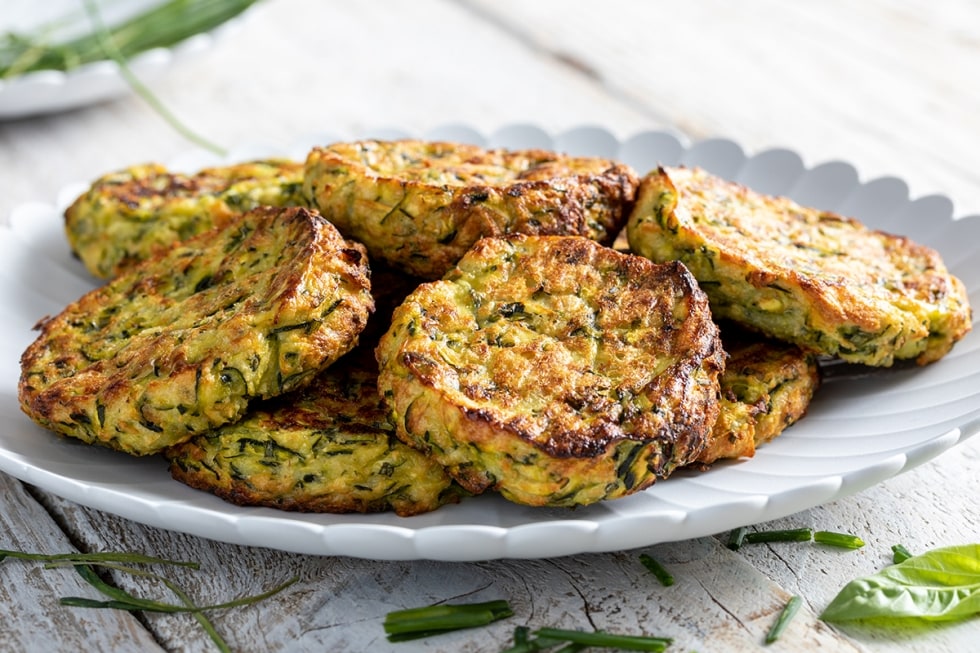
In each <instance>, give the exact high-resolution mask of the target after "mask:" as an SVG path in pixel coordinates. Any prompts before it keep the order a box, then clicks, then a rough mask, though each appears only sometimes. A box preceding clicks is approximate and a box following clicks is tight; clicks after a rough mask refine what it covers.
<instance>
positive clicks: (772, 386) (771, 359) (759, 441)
mask: <svg viewBox="0 0 980 653" xmlns="http://www.w3.org/2000/svg"><path fill="white" fill-rule="evenodd" d="M722 344H723V345H724V348H725V351H726V352H727V353H728V359H727V361H726V363H725V372H724V373H723V374H722V375H721V412H720V413H719V415H718V420H717V421H716V422H715V424H714V428H713V429H712V432H711V437H710V438H708V443H707V445H706V446H705V448H704V450H703V451H702V452H701V453H700V455H698V457H697V459H696V461H697V462H698V463H701V464H708V463H712V462H714V461H716V460H719V459H722V458H743V457H751V456H753V455H755V450H756V448H757V447H759V446H761V445H763V444H765V443H766V442H769V441H770V440H772V439H773V438H775V437H776V436H778V435H780V434H781V433H782V432H783V431H784V430H786V428H787V427H789V426H790V425H792V424H794V423H795V422H796V421H798V420H799V419H800V418H802V417H803V416H804V415H805V414H806V410H807V407H808V406H809V405H810V400H811V399H812V398H813V394H814V392H816V390H817V388H818V387H819V386H820V367H819V366H818V365H817V357H816V355H815V354H813V353H812V352H809V351H807V350H805V349H802V348H800V347H797V346H796V345H792V344H790V343H786V342H780V341H777V340H771V339H768V338H763V337H760V336H758V335H756V334H752V333H748V332H743V331H742V330H741V329H739V328H737V327H734V326H733V325H725V326H724V327H723V328H722Z"/></svg>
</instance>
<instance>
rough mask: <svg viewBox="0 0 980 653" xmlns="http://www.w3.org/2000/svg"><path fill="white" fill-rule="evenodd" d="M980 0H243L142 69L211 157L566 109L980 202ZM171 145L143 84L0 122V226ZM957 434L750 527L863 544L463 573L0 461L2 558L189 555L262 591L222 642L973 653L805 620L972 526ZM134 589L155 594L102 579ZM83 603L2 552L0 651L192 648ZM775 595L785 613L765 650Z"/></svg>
mask: <svg viewBox="0 0 980 653" xmlns="http://www.w3.org/2000/svg"><path fill="white" fill-rule="evenodd" d="M977 71H980V5H978V4H976V3H974V2H972V0H949V1H947V2H943V3H936V2H931V1H929V2H927V1H926V0H898V1H886V0H866V1H865V2H861V3H854V2H847V1H846V0H827V1H825V2H820V3H788V2H780V1H778V0H748V1H747V2H741V3H730V2H724V1H722V0H695V1H693V2H681V1H654V2H630V1H628V0H606V1H604V2H586V1H584V0H538V1H537V2H527V1H525V0H460V1H452V0H415V1H413V2H410V3H409V2H396V1H394V0H374V1H373V2H354V1H353V0H266V1H265V2H262V3H261V4H260V5H258V6H257V7H256V8H255V9H254V11H253V12H251V13H250V15H249V16H248V19H247V20H245V21H244V22H243V23H242V24H241V25H239V26H238V27H237V28H236V29H234V30H233V31H231V32H230V33H229V34H227V35H226V37H225V38H224V39H222V40H220V41H219V42H218V43H217V44H216V46H215V47H214V48H213V49H211V50H209V51H207V52H206V53H204V54H202V55H201V56H199V57H197V58H193V59H187V60H184V61H183V62H181V63H180V64H179V65H177V66H175V67H174V68H173V69H171V70H170V71H169V72H168V73H167V74H166V75H165V76H164V77H162V78H159V79H156V80H154V81H153V82H152V84H151V86H152V89H153V91H154V92H155V93H156V94H157V95H158V96H159V97H160V99H161V100H162V101H163V102H164V103H165V104H166V105H167V106H168V107H170V109H171V110H172V111H173V112H174V113H175V114H176V115H177V116H178V117H180V118H181V119H182V120H183V121H184V122H186V123H187V124H188V125H190V126H191V127H192V128H193V129H195V130H197V131H199V132H201V133H204V134H206V135H207V136H208V137H209V138H211V139H212V140H214V141H216V142H218V143H221V144H226V145H235V144H239V143H243V142H248V143H286V142H292V141H295V140H296V139H298V138H301V137H304V136H306V135H309V134H313V133H331V134H340V135H344V134H357V133H364V132H366V131H370V130H372V129H375V128H382V127H399V128H404V129H407V130H411V131H414V132H423V131H425V130H427V129H431V128H433V127H435V126H438V125H443V124H447V123H464V124H468V125H471V126H473V127H475V128H476V129H478V130H481V131H483V132H484V133H490V132H492V131H494V130H495V129H498V128H500V127H501V126H504V125H507V124H512V123H532V124H536V125H539V126H541V127H543V128H544V129H545V130H547V131H549V132H551V133H558V132H561V131H562V130H566V129H568V128H571V127H574V126H578V125H583V124H589V125H602V126H605V127H606V128H608V129H609V130H611V131H612V132H613V133H615V134H616V135H618V136H622V137H626V136H629V135H631V134H633V133H635V132H637V131H640V130H647V129H670V130H675V131H676V132H678V133H683V134H685V135H686V136H687V137H689V138H691V139H694V140H697V139H701V138H707V137H714V136H723V137H728V138H731V139H733V140H735V141H737V142H738V143H740V144H741V145H742V146H743V147H744V148H745V149H746V151H748V152H755V151H759V150H763V149H766V148H770V147H789V148H792V149H795V150H797V151H798V152H800V153H801V155H802V156H803V158H804V161H805V162H806V163H807V164H808V165H813V164H816V163H820V162H823V161H828V160H835V159H840V160H845V161H849V162H851V163H853V164H854V165H855V166H856V167H857V168H858V170H859V171H860V174H861V176H862V178H864V179H871V178H875V177H878V176H883V175H895V176H900V177H902V178H904V179H905V180H907V181H908V183H909V186H910V188H911V192H912V195H913V196H921V195H928V194H933V193H939V194H945V195H948V196H949V197H951V198H952V199H953V201H954V203H955V207H956V214H957V215H970V214H974V213H980V147H978V145H980V117H978V116H980V83H978V82H980V79H978V72H977ZM191 147H193V146H192V145H190V144H189V143H188V142H187V141H186V140H185V139H183V138H182V137H181V136H180V135H179V134H178V133H177V132H175V131H174V130H173V129H171V128H170V127H168V126H167V125H166V124H165V123H164V122H163V120H162V119H161V118H160V116H159V115H157V114H156V113H155V112H154V111H153V110H152V109H151V108H150V107H149V106H148V105H147V104H146V103H144V102H143V101H142V100H140V99H139V98H137V97H135V96H132V97H125V98H122V99H119V100H116V101H112V102H107V103H103V104H99V105H96V106H91V107H88V108H83V109H79V110H75V111H71V112H67V113H63V114H59V115H50V116H39V117H31V118H24V119H19V120H11V121H7V122H0V216H2V219H4V220H6V219H7V217H8V216H9V215H10V212H11V211H12V209H13V207H15V206H17V205H19V204H21V203H23V202H27V201H32V200H44V201H53V199H54V196H55V194H56V193H57V191H58V189H59V188H61V187H62V186H63V185H65V184H67V183H69V182H77V181H90V180H91V179H92V178H94V177H95V176H96V175H98V174H101V173H102V172H106V171H109V170H112V169H116V168H119V167H123V166H125V165H128V164H131V163H136V162H141V161H147V160H162V161H166V160H169V159H171V158H172V157H174V156H175V155H177V154H179V153H181V152H183V151H186V150H188V149H190V148H191ZM978 457H980V440H977V439H974V440H968V441H967V442H965V443H964V444H961V445H959V446H957V447H955V448H953V449H951V450H949V451H947V452H945V453H943V454H942V455H940V456H939V457H938V458H936V459H934V460H933V461H930V462H928V463H926V464H923V465H922V466H920V467H917V468H915V469H913V470H911V471H909V472H907V473H904V474H902V475H900V476H898V477H895V478H892V479H890V480H887V481H885V482H883V483H880V484H879V485H877V486H874V487H872V488H870V489H867V490H865V491H863V492H861V493H859V494H857V495H854V496H850V497H847V498H842V499H839V500H837V501H834V502H832V503H830V504H827V505H823V506H820V507H817V508H813V509H810V510H806V511H803V512H802V513H799V514H794V515H791V516H789V517H786V518H784V519H779V520H776V521H775V522H772V523H770V524H766V526H771V527H796V526H802V525H807V526H814V527H818V528H827V529H831V530H843V531H850V532H854V533H857V534H860V535H861V536H862V537H863V538H864V539H865V540H866V542H867V545H866V546H865V547H864V548H863V549H861V550H859V551H853V552H850V551H849V552H841V551H837V550H829V549H825V548H819V547H801V546H778V545H771V546H757V547H751V548H744V549H743V550H741V551H739V552H732V551H729V550H728V549H727V548H726V547H725V546H724V534H719V535H718V536H717V537H704V538H700V539H696V540H692V541H684V542H677V543H670V544H661V545H656V546H652V547H649V548H648V549H645V550H646V551H648V552H650V553H651V554H652V555H653V556H654V557H656V558H658V559H659V560H660V561H661V562H663V563H664V564H667V565H669V566H670V567H671V569H672V571H673V573H674V576H675V578H676V579H677V582H676V584H675V585H673V586H672V587H669V588H665V587H661V586H659V585H658V584H657V583H656V582H651V580H650V578H649V577H648V576H645V574H644V572H643V571H642V570H641V568H640V567H638V564H637V555H638V553H639V552H638V551H625V552H615V553H602V554H586V555H573V556H566V557H560V558H553V559H543V560H497V561H487V562H476V563H456V562H435V561H405V562H382V561H373V560H366V559H359V558H344V557H317V556H310V555H298V554H291V553H284V552H279V551H274V550H267V549H263V548H250V547H243V546H235V545H230V544H223V543H219V542H214V541H210V540H206V539H202V538H198V537H194V536H190V535H185V534H182V533H178V532H170V531H165V530H160V529H156V528H151V527H148V526H144V525H142V524H139V523H136V522H133V521H129V520H126V519H123V518H120V517H116V516H113V515H111V514H107V513H104V512H100V511H97V510H92V509H89V508H86V507H84V506H82V505H80V504H78V503H74V502H73V501H72V500H71V497H67V498H63V497H58V496H53V495H51V494H49V493H47V492H44V491H42V490H40V489H37V488H33V487H28V486H25V485H24V484H22V483H21V482H20V481H18V480H16V479H14V478H12V477H9V476H5V475H0V548H8V549H20V550H31V551H43V552H50V553H54V552H63V551H70V550H75V549H78V550H81V551H99V550H120V549H127V550H135V551H141V552H144V553H147V554H154V555H160V556H164V557H168V558H176V559H193V560H198V561H200V562H201V564H202V569H201V571H198V572H187V573H178V572H177V571H175V572H173V573H174V578H175V579H177V580H178V581H179V582H180V583H182V584H183V585H184V587H185V588H187V589H188V591H189V593H190V594H191V595H192V596H194V597H195V598H196V599H197V600H198V601H200V602H216V601H221V600H226V599H228V598H233V597H236V596H241V595H244V594H248V593H255V592H259V591H262V590H263V589H266V588H269V587H271V586H273V585H275V584H276V583H278V582H281V581H282V580H284V579H286V578H288V577H291V576H293V575H298V576H299V577H300V581H299V582H298V583H297V584H296V585H294V586H292V587H291V588H289V589H288V590H287V591H285V592H284V593H282V594H280V595H278V596H276V597H274V598H271V599H269V600H267V601H265V602H263V603H260V604H258V605H255V606H251V607H244V608H236V609H232V610H227V611H223V612H219V613H216V614H215V615H214V616H213V620H214V623H215V625H216V627H217V629H218V630H219V631H220V632H221V633H222V635H223V636H224V637H225V638H226V639H227V640H228V641H229V643H230V644H231V645H232V647H233V648H234V649H235V650H240V651H368V650H371V651H386V650H392V651H405V652H411V651H497V650H500V649H502V648H504V647H505V646H506V645H507V644H508V642H509V641H510V637H511V635H512V633H513V628H514V626H515V625H519V624H526V625H529V626H532V627H539V626H559V627H567V628H585V629H604V630H608V631H610V632H620V633H632V634H650V635H664V636H670V637H673V638H675V644H674V645H673V646H672V647H671V649H670V650H676V651H692V650H696V651H749V650H756V649H762V648H767V650H774V651H777V650H785V651H790V650H810V649H813V648H815V647H816V646H817V645H823V646H827V647H828V648H826V649H825V650H833V651H922V652H926V651H928V652H929V653H936V652H938V651H956V652H957V653H959V652H962V651H969V650H977V646H978V644H977V643H978V642H980V620H978V619H976V618H974V619H970V620H966V621H964V622H961V623H957V624H953V625H948V626H943V627H935V628H928V629H918V630H889V629H881V628H851V627H848V628H837V627H832V626H830V625H829V624H826V623H824V622H821V621H820V620H819V619H818V618H817V616H816V615H817V614H819V613H820V611H821V610H822V609H823V607H824V606H826V605H827V603H828V602H829V601H830V599H831V598H832V597H833V596H834V594H836V592H837V591H838V590H839V589H840V588H841V587H842V586H843V585H844V584H845V583H846V582H847V581H848V580H850V579H851V578H854V577H856V576H859V575H864V574H868V573H871V572H873V571H875V570H877V569H880V568H881V567H883V566H884V565H885V564H886V563H887V562H888V561H889V559H890V555H891V551H890V547H891V545H892V544H895V543H897V542H901V543H904V544H905V545H906V546H907V547H909V548H910V549H912V550H916V551H924V550H926V549H929V548H933V547H938V546H945V545H953V544H963V543H969V542H977V541H980V515H978V509H977V503H976V497H977V496H980V474H978V472H980V460H978ZM114 582H117V583H118V584H120V586H122V587H125V588H126V589H128V590H131V591H133V592H136V593H140V594H150V595H151V594H153V593H154V592H156V591H157V590H155V589H154V588H152V587H146V586H143V585H142V584H141V583H137V582H135V581H134V580H133V579H132V578H131V577H127V576H120V577H118V578H114ZM68 594H72V595H91V590H90V589H89V588H87V586H85V585H84V583H82V582H81V581H80V580H78V579H77V578H76V577H75V576H74V575H73V574H71V573H69V572H67V571H43V570H41V569H40V568H38V567H37V566H33V565H27V564H22V563H18V562H15V561H9V560H8V561H6V562H4V563H3V564H2V565H0V622H2V623H3V624H4V625H3V628H2V629H0V650H2V651H54V650H58V651H77V650H92V651H108V650H113V651H152V650H166V651H204V650H209V647H210V640H208V638H207V636H206V635H205V634H204V632H203V631H202V630H201V628H200V627H199V626H198V624H197V623H196V622H195V621H194V620H193V618H191V617H188V616H174V615H159V614H150V613H138V614H129V613H124V612H117V611H96V610H85V609H78V608H67V607H63V606H60V605H59V604H58V602H57V598H58V597H60V596H64V595H68ZM794 594H798V595H800V596H801V597H802V598H803V602H804V603H803V608H802V610H801V612H800V613H799V614H798V615H797V618H796V619H795V620H794V621H793V622H792V623H791V625H790V627H789V629H788V631H787V632H786V634H785V635H784V636H783V637H782V639H780V641H778V642H777V643H775V644H773V645H772V646H769V647H764V646H763V638H764V636H765V633H766V631H767V630H768V628H769V627H770V625H771V623H772V622H773V620H774V618H775V616H776V614H777V612H778V611H779V609H780V608H781V606H782V605H783V604H784V603H785V602H786V600H787V599H788V598H789V597H790V596H791V595H794ZM490 598H506V599H508V600H510V601H511V603H512V605H513V606H514V608H515V612H516V615H515V616H514V617H513V618H512V619H509V620H507V621H505V622H501V623H498V624H495V625H493V626H490V627H487V628H483V629H480V630H476V631H467V632H460V633H456V634H450V635H445V636H441V637H434V638H430V639H428V640H423V641H421V642H416V643H405V644H389V643H388V642H386V640H385V638H384V634H383V631H382V627H381V622H382V619H383V617H384V615H385V614H386V613H387V612H389V611H391V610H394V609H398V608H403V607H416V606H420V605H425V604H429V603H434V602H444V601H476V600H486V599H490Z"/></svg>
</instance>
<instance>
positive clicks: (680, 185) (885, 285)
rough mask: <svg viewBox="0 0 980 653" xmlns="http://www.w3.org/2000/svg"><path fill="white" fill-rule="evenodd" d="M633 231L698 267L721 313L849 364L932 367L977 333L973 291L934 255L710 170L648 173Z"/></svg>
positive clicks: (637, 244) (661, 257) (640, 240)
mask: <svg viewBox="0 0 980 653" xmlns="http://www.w3.org/2000/svg"><path fill="white" fill-rule="evenodd" d="M627 235H628V238H629V243H630V247H631V249H632V250H633V251H634V252H636V253H638V254H641V255H643V256H646V257H648V258H650V259H652V260H654V261H666V260H680V261H682V262H683V263H684V264H685V265H687V267H688V268H689V269H690V270H691V273H692V274H694V276H695V277H696V278H697V279H698V281H699V282H700V284H701V287H702V288H704V291H705V292H706V293H707V294H708V296H709V297H710V299H711V310H712V311H713V313H714V314H715V316H716V317H718V318H729V319H731V320H733V321H736V322H739V323H741V324H744V325H747V326H750V327H752V328H754V329H757V330H758V331H760V332H762V333H765V334H767V335H770V336H772V337H775V338H778V339H781V340H786V341H789V342H793V343H796V344H798V345H800V346H802V347H806V348H808V349H811V350H813V351H815V352H819V353H821V354H826V355H830V356H837V357H839V358H841V359H842V360H845V361H848V362H852V363H863V364H866V365H876V366H889V365H891V364H892V363H893V362H894V361H895V360H897V359H915V360H916V362H918V363H919V364H920V365H921V364H926V363H930V362H932V361H935V360H937V359H939V358H941V357H942V356H943V355H945V354H946V353H947V352H948V351H949V350H950V348H951V347H952V346H953V344H954V343H955V342H956V341H957V340H959V339H960V338H962V337H963V335H964V334H966V333H967V332H968V331H969V330H970V322H971V318H970V306H969V299H968V297H967V294H966V290H965V288H964V286H963V284H962V283H961V282H960V281H959V280H958V279H957V278H956V277H954V276H952V275H951V274H949V272H948V271H947V270H946V267H945V266H944V265H943V262H942V260H941V258H940V256H939V254H938V253H936V252H935V251H934V250H932V249H930V248H928V247H924V246H922V245H918V244H915V243H913V242H911V241H910V240H909V239H907V238H903V237H900V236H894V235H891V234H887V233H884V232H881V231H873V230H870V229H868V228H866V227H864V226H863V225H861V224H860V223H859V222H858V221H856V220H853V219H850V218H846V217H842V216H840V215H837V214H835V213H830V212H827V211H819V210H816V209H811V208H806V207H802V206H800V205H798V204H796V203H795V202H793V201H792V200H790V199H788V198H784V197H772V196H767V195H762V194H759V193H756V192H754V191H752V190H749V189H747V188H745V187H744V186H741V185H739V184H735V183H731V182H727V181H724V180H722V179H719V178H717V177H714V176H712V175H710V174H708V173H707V172H705V171H703V170H700V169H696V168H695V169H688V168H660V169H659V170H656V171H654V172H651V173H650V174H649V175H648V176H647V177H645V178H644V180H643V181H642V183H641V186H640V192H639V195H638V197H637V203H636V207H635V208H634V210H633V213H632V214H631V216H630V218H629V221H628V224H627Z"/></svg>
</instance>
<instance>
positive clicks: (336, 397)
mask: <svg viewBox="0 0 980 653" xmlns="http://www.w3.org/2000/svg"><path fill="white" fill-rule="evenodd" d="M359 349H360V348H359ZM367 353H368V356H363V355H362V356H358V355H357V354H356V353H351V354H348V355H347V356H345V357H344V358H343V359H341V361H340V362H338V363H336V364H334V365H332V366H331V367H329V368H328V369H327V370H325V371H324V372H321V373H320V375H319V376H317V378H316V379H315V380H314V381H313V383H311V384H310V386H308V387H307V388H305V389H303V390H299V391H297V392H293V393H289V394H287V395H283V396H281V397H277V398H275V399H270V400H268V401H266V402H262V403H261V404H258V405H256V407H255V408H253V409H250V410H249V412H248V414H247V415H246V416H245V418H244V419H243V420H241V421H240V422H236V423H234V424H228V425H226V426H222V427H220V428H218V429H216V430H214V431H210V432H208V433H206V434H204V435H199V436H196V437H194V438H192V439H191V440H189V441H187V442H184V443H182V444H179V445H177V446H175V447H171V448H170V449H167V450H166V451H165V452H164V455H165V456H166V457H167V459H168V460H169V461H170V471H171V473H172V475H173V477H174V478H176V479H177V480H179V481H181V482H182V483H185V484H187V485H190V486H191V487H194V488H197V489H199V490H205V491H208V492H212V493H214V494H215V495H217V496H219V497H221V498H222V499H225V500H226V501H229V502H232V503H236V504H240V505H261V506H269V507H272V508H279V509H282V510H296V511H303V512H329V513H348V512H381V511H385V510H393V511H394V512H396V513H397V514H398V515H400V516H403V517H407V516H410V515H417V514H420V513H423V512H428V511H430V510H435V509H436V508H438V507H439V506H441V505H443V504H445V503H447V502H455V501H458V500H459V498H460V496H461V494H462V492H461V490H460V488H459V486H457V485H455V484H454V483H453V482H452V479H451V478H450V477H449V475H448V474H446V472H445V470H444V469H443V468H442V467H441V466H440V465H438V464H437V463H436V462H434V461H433V460H431V459H430V458H428V457H426V456H425V455H423V454H422V453H420V452H419V451H416V450H415V449H413V448H412V447H409V446H408V445H406V444H404V443H402V442H401V441H400V440H398V438H396V437H395V435H394V428H393V427H392V425H391V423H390V422H389V421H388V419H387V413H386V410H385V409H384V406H383V404H382V402H381V399H380V397H379V395H378V391H377V367H376V365H375V362H374V359H373V357H371V356H370V351H368V352H367Z"/></svg>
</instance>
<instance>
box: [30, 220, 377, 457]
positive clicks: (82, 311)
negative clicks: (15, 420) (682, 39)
mask: <svg viewBox="0 0 980 653" xmlns="http://www.w3.org/2000/svg"><path fill="white" fill-rule="evenodd" d="M373 306H374V304H373V300H372V298H371V294H370V280H369V273H368V268H367V257H366V255H365V253H364V250H363V248H362V247H360V246H359V245H356V244H353V243H350V242H347V241H345V240H344V239H343V237H342V236H341V235H340V234H339V233H338V232H337V230H336V229H335V228H334V227H333V226H332V225H331V224H330V223H329V222H327V221H326V220H324V219H323V218H322V217H320V216H319V215H317V214H315V213H312V212H310V211H308V210H307V209H301V208H271V207H265V208H261V209H256V210H254V211H251V212H249V213H246V214H244V215H243V216H242V217H241V219H239V220H237V221H235V222H234V223H232V224H229V225H228V226H226V227H224V228H219V229H215V230H213V231H210V232H206V233H204V234H201V235H200V236H198V237H196V238H193V239H191V240H188V241H184V242H183V243H180V244H179V245H177V246H175V247H174V248H172V249H171V250H169V251H168V252H167V253H166V254H165V255H162V256H159V257H156V258H152V259H149V260H148V261H146V262H145V263H143V264H142V265H140V266H137V267H136V268H133V269H132V270H131V271H129V272H127V273H124V274H123V275H121V276H119V277H117V278H116V279H114V280H113V281H111V282H109V283H108V284H106V285H105V286H103V287H101V288H98V289H96V290H93V291H92V292H90V293H88V294H86V295H84V296H83V297H82V298H81V299H79V300H78V301H76V302H74V303H73V304H70V305H69V306H68V307H66V308H65V310H64V311H62V313H61V314H59V315H58V316H56V317H54V318H50V319H44V320H42V321H41V322H40V323H39V324H38V327H37V328H39V329H40V331H41V333H40V335H39V336H38V338H37V339H36V340H35V341H34V343H32V344H31V345H30V346H29V347H28V348H27V350H26V351H25V352H24V354H23V356H22V357H21V377H20V386H19V396H20V403H21V407H22V409H23V410H24V412H25V413H27V415H28V416H30V417H31V419H33V420H34V421H35V422H37V423H38V424H40V425H42V426H44V427H47V428H49V429H51V430H54V431H57V432H58V433H62V434H64V435H69V436H72V437H75V438H79V439H81V440H83V441H85V442H90V443H96V444H102V445H105V446H109V447H113V448H116V449H119V450H122V451H126V452H128V453H132V454H150V453H154V452H157V451H160V450H161V449H163V448H164V447H167V446H170V445H173V444H176V443H178V442H181V441H183V440H186V439H188V438H189V437H191V436H193V435H194V434H196V433H201V432H204V431H207V430H210V429H212V428H215V427H217V426H220V425H221V424H225V423H228V422H232V421H235V420H237V419H239V418H240V417H241V416H242V415H243V414H244V412H245V409H246V407H247V404H248V402H249V401H250V400H251V399H253V398H257V397H270V396H275V395H278V394H282V393H284V392H287V391H289V390H292V389H296V388H299V387H301V386H303V385H305V384H306V383H308V382H309V381H310V380H311V379H312V378H313V377H314V376H315V375H316V374H317V373H318V372H319V371H320V370H321V369H323V368H324V367H326V366H327V365H329V364H330V363H331V362H333V361H334V360H336V359H337V358H339V357H340V356H341V355H343V354H344V353H346V352H347V351H349V350H350V349H351V348H352V347H353V346H354V345H355V344H356V343H357V337H358V334H359V333H360V331H361V330H362V329H363V328H364V325H365V323H366V321H367V318H368V315H369V313H370V311H371V310H373Z"/></svg>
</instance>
